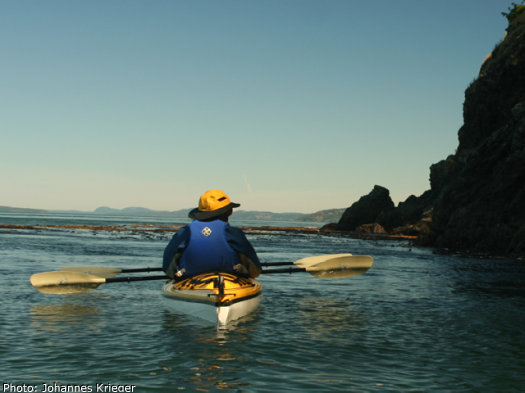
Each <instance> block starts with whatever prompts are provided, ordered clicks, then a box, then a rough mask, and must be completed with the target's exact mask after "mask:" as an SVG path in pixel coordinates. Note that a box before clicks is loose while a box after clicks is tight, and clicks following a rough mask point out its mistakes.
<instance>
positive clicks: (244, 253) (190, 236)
mask: <svg viewBox="0 0 525 393" xmlns="http://www.w3.org/2000/svg"><path fill="white" fill-rule="evenodd" d="M239 206H240V205H239V204H238V203H233V202H230V199H229V198H228V196H227V195H226V194H225V193H224V192H223V191H221V190H210V191H207V192H205V193H204V194H203V195H202V196H201V198H200V200H199V207H198V208H195V209H193V210H192V211H191V212H190V213H189V214H188V215H189V217H190V218H193V219H194V221H192V222H191V223H190V224H188V225H186V226H185V227H183V228H181V229H180V230H179V231H178V232H177V233H176V234H175V235H174V236H173V238H172V239H171V241H170V243H169V244H168V246H167V247H166V249H165V250H164V260H163V269H164V271H165V272H166V274H168V276H170V277H172V278H175V277H184V276H192V275H195V274H200V273H207V272H216V271H224V272H230V273H237V274H241V275H249V276H251V277H257V276H258V275H259V274H260V272H261V264H260V262H259V258H258V257H257V254H256V252H255V250H254V249H253V247H252V245H251V244H250V242H249V241H248V239H246V236H245V235H244V232H243V231H242V230H240V229H239V228H235V227H232V226H230V225H229V224H228V217H229V216H230V215H231V214H232V211H233V208H235V207H239Z"/></svg>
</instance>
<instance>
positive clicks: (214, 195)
mask: <svg viewBox="0 0 525 393" xmlns="http://www.w3.org/2000/svg"><path fill="white" fill-rule="evenodd" d="M239 206H241V205H240V204H238V203H234V202H232V201H230V198H229V197H228V195H226V193H225V192H224V191H222V190H209V191H206V192H205V193H204V194H202V195H201V197H200V199H199V207H197V208H195V209H193V210H191V211H190V212H189V213H188V216H189V217H190V218H193V219H195V220H209V219H211V218H215V217H219V216H220V215H222V214H224V213H226V212H228V211H229V210H231V209H233V208H234V207H239Z"/></svg>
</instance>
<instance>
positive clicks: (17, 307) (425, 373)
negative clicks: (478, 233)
mask: <svg viewBox="0 0 525 393" xmlns="http://www.w3.org/2000/svg"><path fill="white" fill-rule="evenodd" d="M97 220H98V221H97V223H98V224H102V225H116V224H119V225H131V224H133V223H134V222H135V221H141V223H142V224H144V223H146V224H150V225H152V226H153V227H152V228H154V227H155V225H157V224H166V222H158V220H157V221H156V220H142V219H141V220H137V219H123V218H118V217H117V218H115V217H113V218H111V217H109V218H107V217H106V218H103V217H102V218H100V217H99V218H97ZM123 220H125V222H123ZM92 221H93V218H89V217H74V216H68V215H65V216H62V215H17V214H4V215H0V224H7V223H11V224H25V223H31V224H43V225H47V224H55V225H66V224H71V223H72V224H78V223H84V224H90V223H92ZM170 237H171V233H157V232H153V231H151V230H148V231H144V230H140V231H137V230H132V229H130V230H129V231H119V232H117V231H93V230H80V229H74V228H63V227H44V228H42V229H39V230H34V229H7V228H4V229H0V298H1V311H0V312H1V314H0V315H1V316H0V382H1V383H2V390H1V391H4V392H15V391H38V392H44V391H47V392H60V391H67V390H65V389H69V391H85V392H86V391H87V392H97V391H106V392H109V391H125V390H126V389H127V390H128V391H131V390H133V391H134V392H139V393H140V392H173V391H188V392H217V391H232V392H332V391H333V392H336V391H340V392H523V391H525V332H524V327H525V312H524V311H525V286H524V277H525V266H524V264H523V262H519V261H504V260H480V259H465V258H459V257H452V256H445V255H436V254H434V253H432V250H429V249H419V248H414V247H410V246H409V245H408V244H407V243H406V242H391V241H364V240H355V239H348V238H341V237H328V236H321V235H314V234H309V235H307V234H285V233H282V234H256V235H255V234H253V235H249V238H250V240H251V241H252V243H253V244H254V246H255V248H256V250H257V251H258V253H259V255H260V257H261V259H262V260H263V261H267V262H269V261H293V260H296V259H298V258H302V257H306V256H311V255H318V254H327V253H342V252H351V253H353V254H366V255H371V256H373V257H374V259H375V263H374V266H373V267H372V269H371V270H370V271H369V272H368V273H366V274H364V275H362V276H359V277H353V278H347V279H337V280H335V279H334V280H322V279H316V278H314V277H312V276H310V275H308V274H306V273H297V274H292V275H290V274H276V275H264V276H261V278H260V281H261V283H262V284H263V287H264V300H263V305H262V306H261V308H260V309H259V310H258V312H257V313H256V314H254V315H253V316H252V317H251V318H249V319H247V320H244V321H241V322H240V323H238V324H236V325H234V326H231V327H228V328H226V329H217V328H215V327H214V326H210V325H207V324H205V323H200V322H199V321H196V320H192V319H191V318H189V317H185V316H183V315H178V314H175V313H173V312H172V311H170V310H169V309H166V308H165V306H164V303H163V302H162V299H161V295H160V287H161V282H159V281H145V282H135V283H130V284H128V283H121V284H105V285H102V286H100V287H99V288H98V289H97V290H95V291H92V292H88V293H83V294H76V295H65V296H60V295H44V294H41V293H39V292H37V291H36V290H35V289H34V288H33V287H32V286H31V285H30V283H29V277H30V275H31V274H33V273H37V272H42V271H53V270H58V269H60V268H61V267H64V266H82V265H87V266H112V267H120V268H123V267H147V266H159V265H160V263H161V262H160V261H161V256H162V252H163V249H164V247H165V245H166V244H167V242H168V240H169V238H170Z"/></svg>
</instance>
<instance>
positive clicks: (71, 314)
mask: <svg viewBox="0 0 525 393" xmlns="http://www.w3.org/2000/svg"><path fill="white" fill-rule="evenodd" d="M29 313H30V315H31V325H32V327H33V328H35V329H44V330H49V331H59V330H63V329H68V328H74V327H76V326H77V325H82V328H85V326H88V327H90V328H91V329H93V328H99V327H101V326H102V325H103V322H102V321H101V320H100V319H99V318H97V315H98V308H97V307H96V306H86V305H81V304H69V303H65V304H38V305H34V306H31V307H30V308H29ZM88 319H89V323H86V320H88Z"/></svg>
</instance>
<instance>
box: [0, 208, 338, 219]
mask: <svg viewBox="0 0 525 393" xmlns="http://www.w3.org/2000/svg"><path fill="white" fill-rule="evenodd" d="M190 210H191V209H180V210H173V211H169V210H152V209H148V208H145V207H126V208H123V209H114V208H112V207H108V206H101V207H97V208H96V209H95V210H93V211H92V212H86V211H80V210H50V211H48V210H42V209H25V208H18V207H8V206H0V212H7V213H49V212H54V213H67V214H75V213H81V214H97V215H110V216H138V217H172V218H187V217H188V213H189V212H190ZM344 210H345V209H329V210H321V211H318V212H316V213H311V214H303V213H297V212H290V213H273V212H268V211H257V210H254V211H247V210H235V219H236V220H265V221H299V222H320V223H330V222H337V221H339V218H340V217H341V215H342V214H343V212H344Z"/></svg>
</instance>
